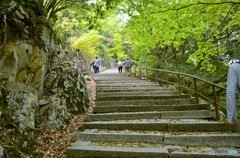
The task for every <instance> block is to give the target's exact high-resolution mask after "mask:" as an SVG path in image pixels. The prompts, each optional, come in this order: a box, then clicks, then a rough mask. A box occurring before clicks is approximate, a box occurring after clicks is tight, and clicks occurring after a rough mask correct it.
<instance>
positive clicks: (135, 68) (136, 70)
mask: <svg viewBox="0 0 240 158" xmlns="http://www.w3.org/2000/svg"><path fill="white" fill-rule="evenodd" d="M136 69H137V67H134V72H135V77H137V70H136Z"/></svg>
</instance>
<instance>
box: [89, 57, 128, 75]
mask: <svg viewBox="0 0 240 158" xmlns="http://www.w3.org/2000/svg"><path fill="white" fill-rule="evenodd" d="M92 65H93V71H94V74H98V73H99V67H100V65H101V63H100V60H99V59H98V57H96V58H95V59H94V60H93V62H92V63H91V65H90V66H92ZM117 67H118V72H119V73H122V70H123V67H124V68H125V72H126V74H127V75H130V68H131V67H132V64H131V61H130V59H129V58H128V57H127V58H126V59H125V61H124V62H122V61H120V60H118V62H117Z"/></svg>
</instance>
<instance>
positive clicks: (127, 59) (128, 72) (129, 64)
mask: <svg viewBox="0 0 240 158" xmlns="http://www.w3.org/2000/svg"><path fill="white" fill-rule="evenodd" d="M124 66H125V72H126V75H130V68H131V67H132V64H131V61H130V59H129V58H128V57H127V58H126V59H125V62H124Z"/></svg>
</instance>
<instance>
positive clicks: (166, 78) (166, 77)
mask: <svg viewBox="0 0 240 158" xmlns="http://www.w3.org/2000/svg"><path fill="white" fill-rule="evenodd" d="M165 80H166V85H167V87H168V73H167V72H166V76H165Z"/></svg>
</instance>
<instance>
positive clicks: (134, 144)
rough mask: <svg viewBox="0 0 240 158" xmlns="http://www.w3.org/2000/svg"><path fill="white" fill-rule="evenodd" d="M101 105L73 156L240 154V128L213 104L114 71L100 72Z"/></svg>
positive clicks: (183, 157)
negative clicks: (222, 118)
mask: <svg viewBox="0 0 240 158" xmlns="http://www.w3.org/2000/svg"><path fill="white" fill-rule="evenodd" d="M94 80H95V81H96V82H97V97H96V98H97V99H96V107H94V109H93V113H92V114H90V115H89V117H88V120H87V122H85V123H84V126H83V129H82V131H79V133H78V134H77V140H76V142H75V143H73V144H72V146H71V147H69V148H68V151H67V156H68V157H104V158H105V157H147V158H149V157H154V158H156V157H161V158H165V157H166V158H188V157H189V158H190V157H191V158H192V157H194V158H195V157H196V158H201V157H204V158H205V157H207V158H215V157H222V158H227V157H229V158H230V157H238V158H239V157H240V132H239V131H237V130H236V129H234V128H232V127H231V126H229V125H228V124H226V123H225V122H220V121H216V120H215V119H214V118H215V112H214V111H213V108H212V106H211V105H209V104H196V103H195V99H194V98H192V97H191V96H190V95H178V93H177V91H176V90H175V89H172V88H166V87H161V86H159V85H158V84H157V83H154V82H150V81H146V80H140V79H138V78H134V77H129V76H125V75H124V74H118V73H117V70H108V71H106V72H103V73H100V74H97V75H95V76H94Z"/></svg>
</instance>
